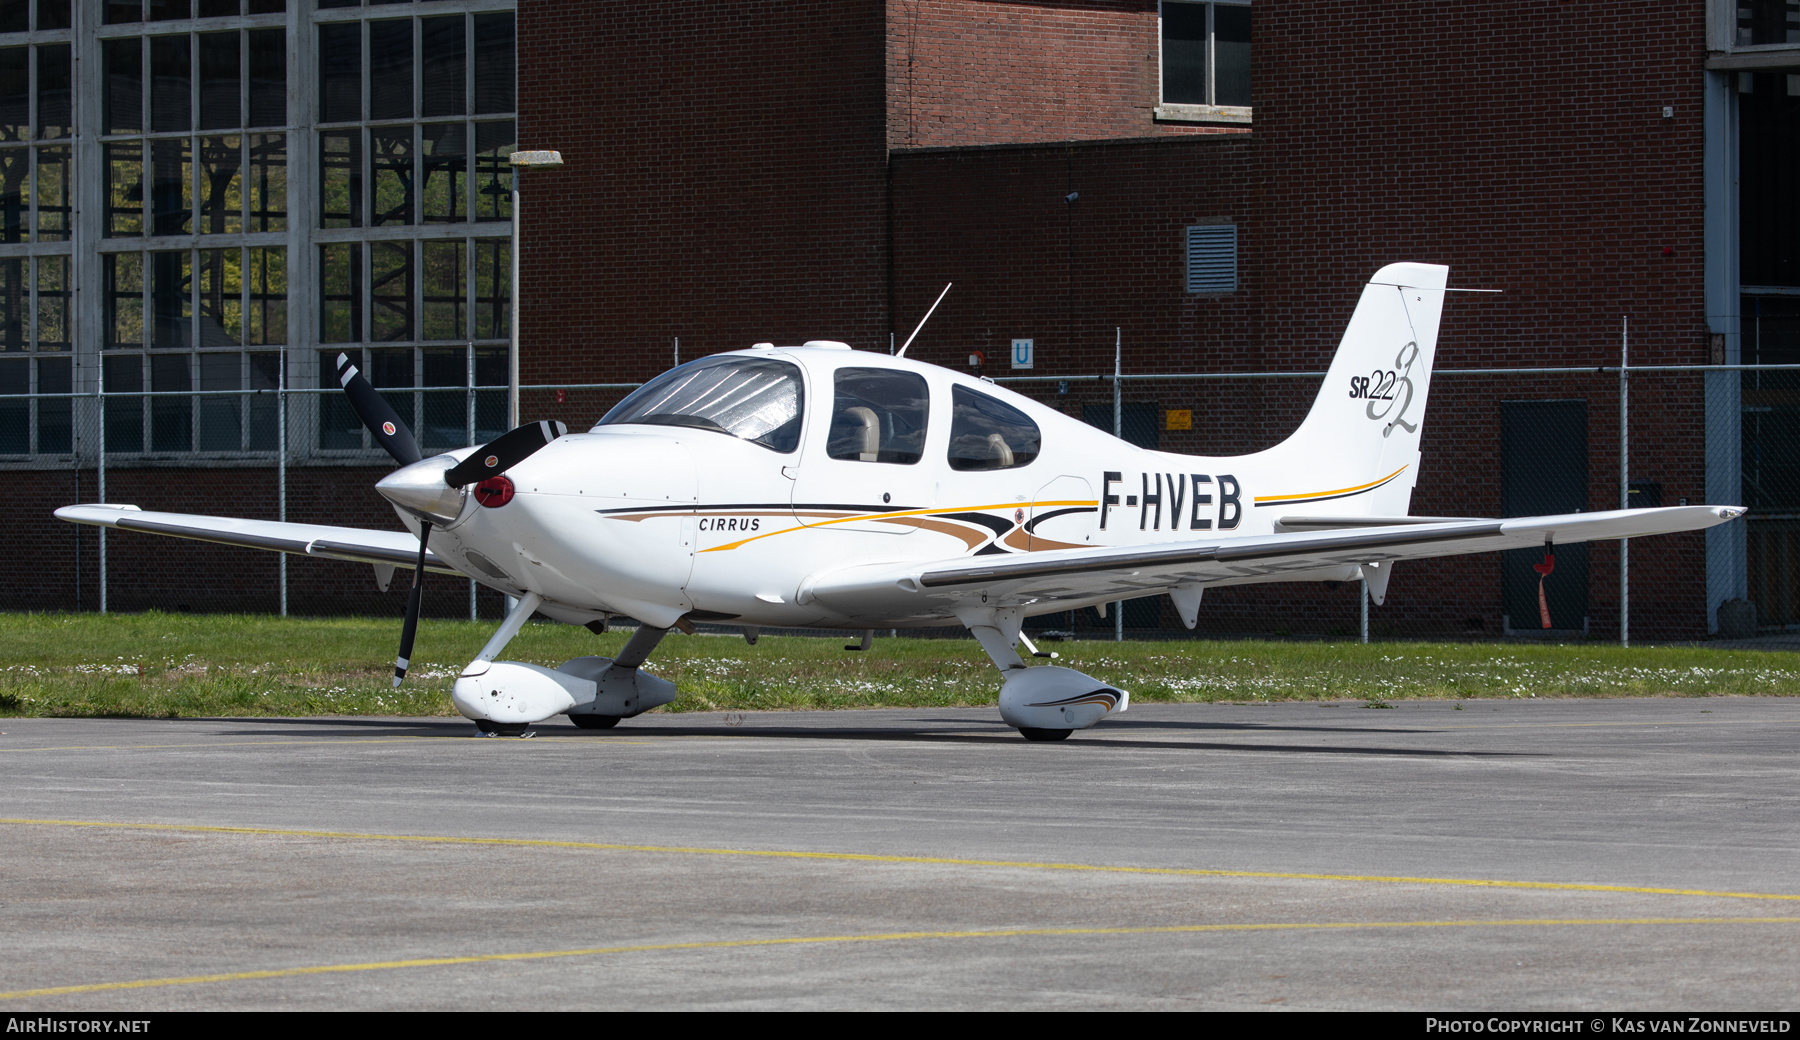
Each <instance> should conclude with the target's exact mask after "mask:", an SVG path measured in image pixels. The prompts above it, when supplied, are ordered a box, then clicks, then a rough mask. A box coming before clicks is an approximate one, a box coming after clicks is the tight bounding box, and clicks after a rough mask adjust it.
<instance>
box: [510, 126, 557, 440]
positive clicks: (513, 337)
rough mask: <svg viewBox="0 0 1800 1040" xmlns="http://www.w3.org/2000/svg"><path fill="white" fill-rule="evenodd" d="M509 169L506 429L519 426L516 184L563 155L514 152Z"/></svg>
mask: <svg viewBox="0 0 1800 1040" xmlns="http://www.w3.org/2000/svg"><path fill="white" fill-rule="evenodd" d="M506 161H507V163H508V164H509V165H510V166H512V170H513V176H512V295H511V307H510V311H511V313H510V314H509V316H508V319H507V323H506V327H507V333H508V335H507V345H508V350H507V362H506V428H507V429H509V430H511V429H515V428H517V427H518V425H519V180H520V174H522V173H524V172H525V171H526V170H553V169H556V168H557V167H559V166H561V165H562V164H563V158H562V153H561V152H558V151H548V150H538V151H529V152H513V153H512V154H510V155H508V156H507V157H506Z"/></svg>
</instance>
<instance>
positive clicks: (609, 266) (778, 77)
mask: <svg viewBox="0 0 1800 1040" xmlns="http://www.w3.org/2000/svg"><path fill="white" fill-rule="evenodd" d="M883 11H884V8H883V4H882V3H880V2H878V0H849V2H845V0H831V2H825V0H753V2H746V3H734V4H717V3H699V2H695V0H675V2H670V0H662V2H658V3H641V2H625V0H621V2H613V3H605V4H597V3H587V2H557V3H549V2H545V3H534V2H530V0H527V2H525V3H522V4H521V5H520V7H519V15H518V17H519V22H518V24H519V50H520V54H521V55H522V57H521V60H520V63H519V111H520V131H519V132H520V138H519V139H520V142H521V145H522V146H523V147H526V148H557V149H560V150H561V151H562V153H563V156H564V159H565V161H566V162H567V163H568V164H569V169H567V170H565V171H559V172H556V173H547V174H540V175H537V176H535V177H532V178H531V179H530V180H529V182H528V183H527V184H526V185H525V189H524V190H525V194H526V203H525V206H524V228H523V237H524V240H525V248H524V251H523V253H522V254H521V259H522V263H523V268H524V269H523V271H522V280H523V282H524V285H525V292H524V294H523V295H522V296H521V301H522V304H523V311H524V313H523V316H522V320H521V322H520V333H521V338H522V342H523V347H522V350H521V352H520V358H521V370H522V376H523V378H524V380H525V381H526V382H549V381H553V380H582V381H595V382H599V381H612V380H623V379H633V380H636V379H644V378H647V377H648V376H650V375H653V374H654V373H656V372H658V371H660V370H661V369H663V368H666V367H668V363H669V360H670V357H671V346H672V343H671V341H672V340H673V338H674V337H678V336H679V337H680V338H681V341H682V353H683V356H684V357H689V358H692V357H696V356H699V355H701V354H708V353H714V352H716V351H720V350H732V349H739V348H742V347H747V346H749V345H750V344H752V343H754V342H757V341H759V340H776V341H782V342H797V341H802V340H806V339H814V338H831V339H846V340H850V341H852V342H854V343H857V344H858V345H862V346H873V345H876V344H877V343H879V344H883V345H885V343H886V341H887V332H888V325H887V319H886V307H887V289H886V278H887V275H886V265H887V234H886V170H885V168H884V151H883V150H884V147H885V144H884V90H885V78H886V76H885V64H884V57H883V46H884V40H883Z"/></svg>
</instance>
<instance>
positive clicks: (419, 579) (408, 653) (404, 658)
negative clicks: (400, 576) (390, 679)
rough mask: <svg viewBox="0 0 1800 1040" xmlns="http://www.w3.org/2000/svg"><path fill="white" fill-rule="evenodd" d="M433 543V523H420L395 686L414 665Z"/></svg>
mask: <svg viewBox="0 0 1800 1040" xmlns="http://www.w3.org/2000/svg"><path fill="white" fill-rule="evenodd" d="M430 541H431V521H429V520H424V521H420V523H419V565H418V566H417V567H415V568H413V583H412V591H411V592H408V593H407V594H406V623H405V624H403V625H401V626H400V655H399V656H398V657H395V658H394V685H395V686H399V685H400V680H402V679H404V678H406V669H407V668H408V667H410V666H411V665H412V650H413V636H415V635H417V634H418V632H419V597H420V596H421V595H422V593H423V590H422V589H421V586H422V585H424V583H425V550H426V545H427V544H428V543H429V542H430Z"/></svg>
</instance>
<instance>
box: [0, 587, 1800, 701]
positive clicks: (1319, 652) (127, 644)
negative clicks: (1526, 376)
mask: <svg viewBox="0 0 1800 1040" xmlns="http://www.w3.org/2000/svg"><path fill="white" fill-rule="evenodd" d="M492 630H493V622H486V621H482V622H468V621H438V620H426V621H422V622H421V623H420V631H419V637H418V644H417V649H416V651H415V653H414V658H413V668H412V671H411V673H410V674H409V675H408V678H407V681H406V683H405V685H403V686H402V687H401V688H400V689H398V690H395V689H393V688H391V686H390V683H389V679H390V677H391V676H392V671H391V668H392V662H393V654H394V647H395V645H396V644H397V642H398V640H399V622H398V621H397V620H394V619H388V618H278V617H270V616H266V615H241V614H163V613H156V612H151V613H145V614H112V615H106V616H101V615H96V614H30V613H0V716H64V717H95V716H122V717H140V718H166V717H197V716H219V715H286V716H292V715H450V714H453V711H452V710H451V708H450V687H451V684H452V683H453V682H454V681H455V678H456V675H457V673H458V672H459V671H460V670H461V668H462V666H463V664H464V663H465V662H467V661H468V660H470V659H471V658H473V657H474V656H475V654H476V653H477V652H478V651H479V650H480V649H481V646H482V644H483V643H485V642H486V641H487V638H488V636H489V635H490V634H491V633H492ZM625 638H626V634H625V633H618V632H615V633H610V634H608V635H604V636H595V635H592V634H591V633H589V632H587V631H586V630H585V629H581V628H575V627H573V626H569V625H558V624H548V623H546V624H531V625H527V626H526V627H525V629H524V630H523V631H521V632H520V633H519V635H518V637H517V638H516V639H514V640H513V642H512V644H511V645H510V646H509V647H508V648H507V652H506V656H507V657H508V658H509V659H512V660H519V661H528V662H532V663H536V664H544V665H550V666H555V665H558V664H561V663H562V662H563V661H566V660H568V659H570V658H573V657H581V656H585V655H590V654H598V655H602V656H611V655H612V654H613V653H615V652H616V651H617V650H618V649H619V647H620V646H621V645H623V643H624V640H625ZM844 641H845V640H844V639H843V638H825V639H815V638H802V637H781V636H764V637H763V638H762V640H761V641H760V642H759V643H758V644H757V645H756V646H754V647H751V646H747V645H745V644H744V642H743V640H741V639H738V638H735V637H724V636H704V635H703V636H682V635H679V634H671V635H670V636H669V638H668V639H666V640H665V641H664V642H663V644H662V646H661V647H659V648H658V650H657V653H656V656H655V657H654V658H653V659H652V661H651V663H650V664H649V665H648V666H647V667H648V668H649V670H651V671H653V672H655V673H656V674H658V675H661V676H663V677H664V678H667V679H671V680H673V681H674V682H675V684H676V685H677V687H678V688H679V689H680V690H681V696H680V698H679V699H678V700H676V701H675V702H674V703H673V704H670V705H668V706H667V707H665V708H662V709H659V710H662V711H675V712H680V711H720V710H769V709H818V708H875V707H949V706H966V705H986V704H992V703H994V699H995V697H996V696H997V694H998V692H999V688H1000V680H999V676H998V674H997V673H996V672H995V671H994V668H993V666H992V665H991V664H990V663H989V662H988V660H987V657H986V655H985V654H983V653H982V652H981V650H980V648H979V647H978V646H977V645H976V644H975V643H974V641H973V640H968V639H962V640H952V639H906V638H901V639H878V640H877V641H876V643H875V645H874V647H873V649H872V650H871V651H870V652H868V653H861V654H856V653H845V652H844V650H843V649H842V645H843V643H844ZM1054 648H1055V649H1056V650H1057V651H1058V652H1059V653H1061V654H1062V658H1061V659H1060V660H1058V661H1057V662H1056V663H1057V664H1059V665H1064V666H1067V667H1070V668H1075V669H1078V670H1080V671H1084V672H1087V673H1089V674H1091V675H1093V676H1095V677H1097V678H1101V679H1104V680H1106V681H1108V682H1112V683H1116V684H1118V685H1119V686H1122V687H1124V688H1125V689H1128V690H1130V691H1131V694H1132V698H1133V699H1134V700H1135V701H1138V702H1140V703H1142V702H1159V701H1160V702H1169V701H1198V702H1224V703H1252V702H1257V703H1260V702H1267V701H1292V700H1333V701H1336V700H1362V701H1365V702H1367V703H1369V704H1371V705H1379V704H1385V703H1388V702H1391V701H1400V700H1409V699H1416V698H1437V699H1444V698H1449V699H1458V700H1460V699H1468V698H1494V697H1504V698H1524V697H1609V696H1690V697H1707V696H1722V695H1748V696H1794V695H1800V661H1796V660H1795V658H1794V656H1793V655H1792V654H1788V653H1782V652H1778V651H1776V652H1770V651H1754V650H1717V649H1711V648H1707V647H1704V646H1653V647H1633V648H1632V649H1630V650H1621V649H1620V648H1619V647H1617V646H1613V645H1608V644H1599V643H1571V644H1561V645H1555V644H1519V643H1398V642H1381V643H1371V644H1362V643H1356V642H1280V641H1255V640H1228V641H1213V640H1173V641H1143V642H1136V641H1134V642H1126V643H1113V642H1100V641H1094V642H1086V641H1084V642H1075V643H1060V644H1055V645H1054Z"/></svg>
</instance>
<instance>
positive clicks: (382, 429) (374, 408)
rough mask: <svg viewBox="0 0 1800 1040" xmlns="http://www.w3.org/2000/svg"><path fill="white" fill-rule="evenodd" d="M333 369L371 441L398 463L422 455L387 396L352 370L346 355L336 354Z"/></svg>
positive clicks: (353, 367) (352, 367)
mask: <svg viewBox="0 0 1800 1040" xmlns="http://www.w3.org/2000/svg"><path fill="white" fill-rule="evenodd" d="M337 370H338V383H339V384H340V385H341V386H343V388H344V393H345V394H346V395H347V396H348V397H349V398H350V408H351V410H352V411H354V412H356V417H357V418H358V419H361V420H362V424H363V425H364V426H366V427H368V428H369V433H370V435H371V436H373V437H374V438H375V443H377V444H379V445H381V447H382V448H383V450H385V451H386V452H387V453H388V454H389V455H392V456H393V457H394V461H395V462H398V463H399V464H400V465H402V466H410V465H412V464H413V463H415V462H417V461H419V460H420V459H421V458H424V456H423V455H422V454H421V453H420V452H419V444H418V442H417V441H415V440H413V435H412V431H411V430H410V429H407V426H406V424H405V423H404V422H401V421H400V415H399V413H398V412H395V411H394V408H393V406H392V405H390V404H388V403H387V399H386V398H384V397H382V396H381V395H380V394H379V393H376V392H375V388H374V387H373V386H371V385H370V384H369V381H368V379H366V378H365V377H364V376H363V374H362V373H361V372H358V371H357V370H356V365H355V364H353V363H352V362H351V361H350V355H348V354H339V355H338V361H337Z"/></svg>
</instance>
